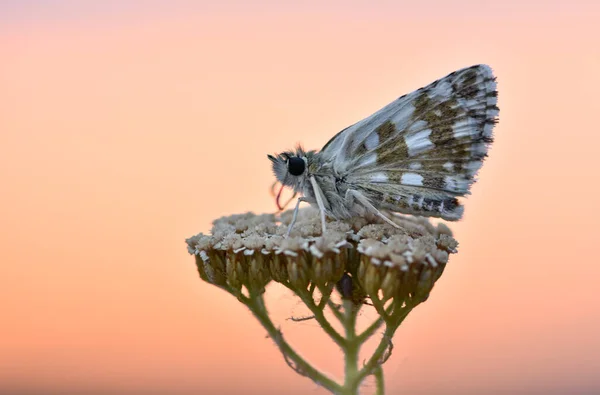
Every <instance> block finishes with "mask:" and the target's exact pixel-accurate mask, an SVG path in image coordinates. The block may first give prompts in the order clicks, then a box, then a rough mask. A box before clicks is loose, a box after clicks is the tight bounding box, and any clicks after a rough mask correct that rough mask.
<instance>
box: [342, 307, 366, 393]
mask: <svg viewBox="0 0 600 395" xmlns="http://www.w3.org/2000/svg"><path fill="white" fill-rule="evenodd" d="M343 303H344V320H343V324H344V330H345V333H346V344H345V347H344V348H343V350H344V354H345V381H344V388H343V391H342V392H341V394H344V395H356V394H358V387H359V386H360V383H361V381H362V380H361V379H360V378H359V371H358V353H359V351H360V347H361V346H362V343H361V342H360V341H359V339H358V337H357V336H356V317H357V315H358V311H359V310H360V305H358V306H357V305H355V304H354V303H353V302H352V301H351V300H344V301H343Z"/></svg>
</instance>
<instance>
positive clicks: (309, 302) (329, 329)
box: [283, 283, 346, 347]
mask: <svg viewBox="0 0 600 395" xmlns="http://www.w3.org/2000/svg"><path fill="white" fill-rule="evenodd" d="M283 285H284V286H286V287H287V288H288V289H289V290H290V291H292V292H294V293H295V294H296V295H298V296H299V297H300V299H301V300H302V301H303V302H304V304H305V305H306V307H308V309H309V310H310V311H311V313H313V315H314V316H315V320H317V322H318V323H319V325H320V326H321V328H323V330H324V331H325V333H327V334H328V335H329V337H331V339H332V340H333V341H334V342H335V343H336V344H337V345H338V346H340V347H344V344H345V342H346V340H345V339H344V338H343V337H342V336H341V335H340V334H339V333H338V332H337V331H336V330H335V329H334V328H333V326H331V324H330V323H329V321H327V318H325V314H323V310H321V309H320V308H319V307H318V306H317V305H316V304H315V301H314V299H313V298H312V295H311V294H308V293H306V292H300V291H299V290H297V289H295V288H294V287H292V286H291V285H289V284H285V283H284V284H283Z"/></svg>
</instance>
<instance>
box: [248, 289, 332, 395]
mask: <svg viewBox="0 0 600 395" xmlns="http://www.w3.org/2000/svg"><path fill="white" fill-rule="evenodd" d="M244 299H245V300H243V302H244V303H245V304H246V306H248V308H249V309H250V311H252V313H253V314H254V316H255V317H256V318H257V319H258V320H259V321H260V323H261V324H262V326H263V327H264V328H265V329H266V330H267V332H268V333H269V336H270V337H271V338H272V339H273V340H274V341H275V343H276V344H277V347H279V350H280V351H281V353H282V354H283V357H284V358H285V361H286V363H287V364H288V365H289V366H290V367H291V368H292V369H294V371H296V372H297V373H298V374H301V375H303V376H306V377H309V378H310V379H311V380H313V381H314V382H315V383H317V384H318V385H320V386H322V387H324V388H326V389H327V390H329V391H330V392H332V393H334V394H337V393H340V392H341V387H340V385H339V384H338V383H336V382H335V381H333V380H332V379H330V378H329V377H327V376H326V375H325V374H323V373H321V372H320V371H318V370H317V369H316V368H314V367H313V366H312V365H311V364H310V363H308V362H307V361H306V360H305V359H304V358H302V357H301V356H300V355H299V354H298V353H297V352H296V351H295V350H294V349H293V348H292V347H291V346H290V345H289V344H288V343H287V342H286V341H285V339H284V338H283V335H282V333H281V331H280V330H279V329H277V328H276V327H275V325H274V324H273V322H272V321H271V319H270V318H269V314H268V312H267V310H266V307H265V304H264V299H263V297H262V295H250V297H249V298H244ZM292 363H293V364H292Z"/></svg>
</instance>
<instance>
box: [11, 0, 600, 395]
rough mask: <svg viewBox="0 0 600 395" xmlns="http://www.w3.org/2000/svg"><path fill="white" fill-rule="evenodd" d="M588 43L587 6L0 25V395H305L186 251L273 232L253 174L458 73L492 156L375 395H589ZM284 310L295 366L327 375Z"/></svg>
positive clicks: (266, 179)
mask: <svg viewBox="0 0 600 395" xmlns="http://www.w3.org/2000/svg"><path fill="white" fill-rule="evenodd" d="M599 18H600V3H598V2H592V1H585V0H572V1H569V2H565V1H558V0H556V1H554V0H550V1H545V2H541V1H533V0H529V1H516V0H508V1H501V2H494V3H493V2H475V1H471V0H460V1H454V2H452V3H450V2H442V1H426V2H399V1H379V2H377V1H375V2H373V1H332V2H328V3H327V4H322V2H320V1H303V2H280V1H262V2H260V1H257V2H252V3H249V2H244V1H241V0H240V1H234V0H226V1H222V2H219V3H218V4H217V3H216V2H215V3H213V2H203V1H196V2H185V1H181V0H171V1H169V2H166V1H148V2H143V3H142V2H134V1H129V0H126V1H119V2H116V1H108V2H96V1H94V2H92V1H80V2H76V3H75V2H70V1H67V0H45V1H42V0H38V1H34V0H29V1H23V0H19V1H16V0H14V1H13V0H4V1H2V2H1V3H0V223H1V226H0V320H1V324H0V394H2V395H4V394H11V395H22V394H31V395H34V394H175V395H184V394H200V393H208V394H210V393H223V394H228V393H232V394H234V393H246V394H254V393H256V394H259V393H260V394H271V393H273V394H275V393H281V391H282V389H285V391H286V393H287V394H289V395H295V394H322V393H323V391H322V390H320V389H319V388H318V387H317V386H316V385H315V384H313V383H312V382H310V381H308V380H307V379H304V378H301V377H299V376H297V375H296V374H295V373H294V372H292V370H291V369H289V368H288V367H287V366H286V364H285V363H284V361H283V359H282V357H281V355H280V354H279V353H278V351H277V349H276V347H275V346H274V345H273V344H272V341H271V340H270V339H268V338H266V337H265V335H266V332H265V331H264V330H263V329H262V328H261V327H260V325H259V324H258V322H256V321H255V320H254V318H253V317H252V316H251V314H250V313H249V312H248V311H246V310H245V308H244V307H243V306H242V305H241V304H239V303H238V302H237V301H236V300H235V299H234V298H232V297H231V296H230V295H228V294H226V293H225V292H223V291H221V290H219V289H217V288H215V287H212V286H209V285H208V284H205V283H203V282H202V281H200V279H199V277H198V274H197V271H196V268H195V265H194V259H193V257H191V256H190V255H188V253H187V251H186V245H185V243H184V239H185V238H187V237H189V236H191V235H193V234H196V233H198V232H207V231H209V230H210V226H211V225H210V224H211V221H212V220H213V219H215V218H217V217H220V216H222V215H228V214H233V213H239V212H245V211H255V212H272V211H274V203H273V199H272V198H271V196H270V195H269V187H270V185H271V182H272V179H273V178H272V175H271V170H270V166H269V161H268V160H267V158H266V154H267V153H274V152H278V151H281V150H283V149H287V148H291V147H293V146H294V145H295V144H296V143H298V142H301V143H303V145H304V146H305V147H306V148H309V149H318V148H320V147H322V146H323V144H324V143H325V142H327V141H328V140H329V138H330V137H332V136H333V135H334V134H335V133H337V132H338V131H339V130H341V129H343V128H344V127H346V126H348V125H350V124H352V123H354V122H356V121H358V120H360V119H362V118H364V117H366V116H368V115H370V114H371V113H372V112H374V111H376V110H377V109H379V108H380V107H382V106H383V105H385V104H387V103H388V102H390V101H392V100H393V99H395V98H396V97H398V96H400V95H402V94H404V93H407V92H410V91H412V90H414V89H417V88H419V87H421V86H424V85H426V84H428V83H430V82H432V81H434V80H435V79H437V78H440V77H442V76H445V75H446V74H448V73H450V72H452V71H454V70H456V69H458V68H461V67H465V66H469V65H472V64H477V63H487V64H489V65H491V66H492V68H493V69H494V71H495V73H496V75H497V77H498V89H499V106H500V109H501V111H500V123H499V124H498V125H497V127H496V142H495V143H494V145H493V147H492V149H491V152H490V157H489V158H488V160H487V161H486V163H485V165H484V167H483V169H482V170H481V172H480V174H479V176H480V181H479V182H478V183H477V184H476V185H475V186H474V188H473V191H472V192H473V194H472V196H471V197H470V198H469V199H468V200H467V201H466V215H465V218H464V219H463V220H462V221H461V222H459V223H455V224H451V226H452V229H453V230H454V232H455V237H456V238H457V239H458V240H459V242H460V246H459V253H458V254H457V255H455V256H453V257H452V258H451V260H450V263H449V265H448V266H447V268H446V272H445V274H444V276H443V277H442V278H441V280H440V281H439V282H438V283H437V285H436V287H435V289H434V291H433V293H432V295H431V297H430V299H429V300H428V302H427V303H426V304H423V305H421V306H419V307H418V308H417V309H416V310H415V311H414V312H413V313H411V315H410V316H409V317H408V319H407V320H406V322H405V323H404V324H403V326H402V327H401V329H400V330H399V331H398V333H397V335H396V338H395V346H396V347H395V349H394V354H393V356H392V358H391V359H390V360H389V361H388V362H387V364H386V367H385V372H386V384H387V389H388V392H389V393H390V394H395V393H398V394H399V393H406V394H440V395H441V394H567V393H568V394H597V393H600V378H599V376H598V372H599V371H600V336H598V333H600V295H599V293H598V290H597V288H598V280H597V279H598V277H599V276H600V265H599V264H600V258H599V256H600V255H599V253H598V244H597V243H598V236H599V231H598V229H599V226H600V225H599V224H598V223H597V222H598V220H600V214H599V208H598V205H599V203H600V200H599V198H598V195H599V193H600V188H599V186H598V182H599V176H598V172H599V170H600V155H599V154H598V152H597V151H598V147H599V146H600V135H599V128H598V123H597V119H598V114H599V111H600V107H599V104H598V103H599V102H598V92H599V91H600V73H598V70H600V46H599V45H598V43H599V42H600V27H599V25H598V20H599ZM272 291H273V292H274V293H277V292H280V291H279V290H278V289H277V288H276V287H273V290H272ZM283 302H286V303H287V305H286V304H284V303H283ZM283 302H282V303H272V305H273V312H274V314H276V315H277V316H278V317H279V318H280V319H281V321H282V322H283V324H282V325H284V326H285V327H284V330H289V332H290V336H292V341H293V342H294V344H296V345H297V348H298V349H299V350H300V351H301V352H303V351H304V354H306V355H307V356H308V358H309V359H311V360H314V361H316V363H317V365H319V366H321V367H322V368H323V369H324V370H326V371H330V372H332V373H333V374H336V373H340V372H341V359H340V354H338V353H337V351H336V349H335V347H333V346H332V345H329V344H328V343H326V340H325V339H321V338H318V337H315V336H313V335H312V334H314V333H315V325H316V324H314V323H310V322H306V323H295V324H291V323H286V321H285V319H286V318H289V317H290V316H291V315H293V314H295V309H296V306H297V301H296V300H294V299H293V298H292V297H289V299H286V298H285V297H284V298H283ZM283 306H286V307H283ZM290 306H291V307H290ZM365 314H366V315H368V313H365ZM372 389H373V388H372V387H370V386H369V383H367V384H366V385H365V388H364V391H365V392H366V393H368V392H369V391H371V390H372Z"/></svg>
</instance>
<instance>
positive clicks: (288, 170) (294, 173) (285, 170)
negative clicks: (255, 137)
mask: <svg viewBox="0 0 600 395" xmlns="http://www.w3.org/2000/svg"><path fill="white" fill-rule="evenodd" d="M268 158H269V160H270V161H271V163H272V166H273V173H274V174H275V177H276V178H277V181H279V182H280V183H281V184H282V185H285V186H289V187H292V188H295V187H297V186H298V185H299V184H301V183H302V182H303V181H304V179H305V177H306V173H307V171H306V170H307V167H308V166H307V159H306V153H305V152H304V151H303V150H302V149H301V148H298V149H297V150H296V152H282V153H281V154H278V155H277V156H273V155H268Z"/></svg>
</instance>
